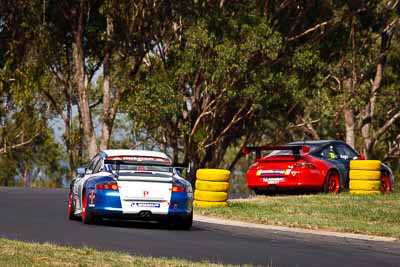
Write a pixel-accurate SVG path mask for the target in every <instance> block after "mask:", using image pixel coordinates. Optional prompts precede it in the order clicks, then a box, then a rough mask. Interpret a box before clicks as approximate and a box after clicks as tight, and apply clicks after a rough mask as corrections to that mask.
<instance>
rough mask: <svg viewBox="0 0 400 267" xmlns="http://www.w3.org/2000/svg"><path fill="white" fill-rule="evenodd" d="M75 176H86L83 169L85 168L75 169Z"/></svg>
mask: <svg viewBox="0 0 400 267" xmlns="http://www.w3.org/2000/svg"><path fill="white" fill-rule="evenodd" d="M76 174H77V175H78V176H79V177H83V176H85V174H86V168H85V167H79V168H77V169H76Z"/></svg>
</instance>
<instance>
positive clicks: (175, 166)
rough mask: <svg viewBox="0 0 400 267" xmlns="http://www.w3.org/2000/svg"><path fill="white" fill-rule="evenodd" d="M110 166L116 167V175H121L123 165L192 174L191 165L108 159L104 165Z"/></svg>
mask: <svg viewBox="0 0 400 267" xmlns="http://www.w3.org/2000/svg"><path fill="white" fill-rule="evenodd" d="M106 164H110V165H115V166H116V169H115V171H116V173H117V175H119V172H120V167H121V165H130V166H142V167H155V168H157V167H162V168H172V169H187V172H188V173H189V172H190V169H191V166H190V164H189V163H172V164H171V163H165V162H157V161H154V162H149V161H147V162H140V161H133V160H114V159H112V160H109V159H106V160H105V161H104V165H106Z"/></svg>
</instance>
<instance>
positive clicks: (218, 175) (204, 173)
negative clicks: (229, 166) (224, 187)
mask: <svg viewBox="0 0 400 267" xmlns="http://www.w3.org/2000/svg"><path fill="white" fill-rule="evenodd" d="M230 176H231V172H230V171H228V170H222V169H198V170H197V172H196V178H197V179H199V180H202V181H214V182H227V181H228V180H229V177H230Z"/></svg>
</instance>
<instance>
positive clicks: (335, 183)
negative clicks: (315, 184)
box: [323, 171, 340, 194]
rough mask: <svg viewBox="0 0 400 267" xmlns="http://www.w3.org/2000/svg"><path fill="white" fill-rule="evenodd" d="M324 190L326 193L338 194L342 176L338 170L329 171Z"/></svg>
mask: <svg viewBox="0 0 400 267" xmlns="http://www.w3.org/2000/svg"><path fill="white" fill-rule="evenodd" d="M323 190H324V192H325V193H334V194H337V193H339V192H340V177H339V173H337V172H336V171H329V172H328V174H327V175H326V178H325V183H324V187H323Z"/></svg>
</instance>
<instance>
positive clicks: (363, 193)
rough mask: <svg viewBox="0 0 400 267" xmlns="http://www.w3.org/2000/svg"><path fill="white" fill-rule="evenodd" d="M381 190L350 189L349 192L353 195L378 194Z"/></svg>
mask: <svg viewBox="0 0 400 267" xmlns="http://www.w3.org/2000/svg"><path fill="white" fill-rule="evenodd" d="M380 193H381V191H377V190H374V191H367V190H350V194H353V195H379V194H380Z"/></svg>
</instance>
